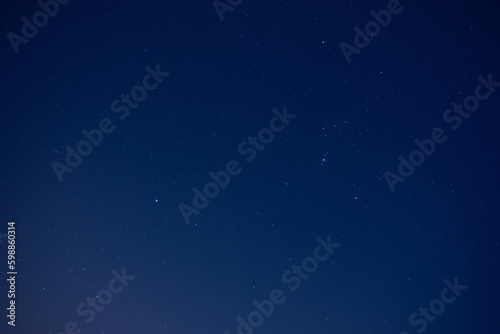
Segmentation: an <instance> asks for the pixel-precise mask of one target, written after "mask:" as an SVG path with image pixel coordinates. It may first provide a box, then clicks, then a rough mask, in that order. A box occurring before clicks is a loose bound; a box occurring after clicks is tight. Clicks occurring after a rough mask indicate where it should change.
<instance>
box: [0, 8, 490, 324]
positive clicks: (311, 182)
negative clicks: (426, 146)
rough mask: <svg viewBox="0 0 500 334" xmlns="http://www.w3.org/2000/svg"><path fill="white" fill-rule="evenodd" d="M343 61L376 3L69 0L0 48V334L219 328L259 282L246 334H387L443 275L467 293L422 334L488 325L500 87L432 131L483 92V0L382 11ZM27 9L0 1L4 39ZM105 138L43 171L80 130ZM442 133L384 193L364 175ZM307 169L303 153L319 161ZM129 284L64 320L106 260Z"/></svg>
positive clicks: (99, 278)
mask: <svg viewBox="0 0 500 334" xmlns="http://www.w3.org/2000/svg"><path fill="white" fill-rule="evenodd" d="M401 4H402V5H403V6H404V10H403V11H402V12H401V13H400V14H398V15H395V16H393V17H392V21H391V23H390V24H389V25H388V26H387V27H385V28H383V29H382V31H381V33H380V34H379V35H378V36H376V37H374V38H373V40H372V41H371V42H370V44H369V45H368V46H367V47H366V48H365V49H363V50H362V51H361V53H360V54H359V55H358V54H353V55H352V62H351V63H350V64H348V63H347V62H346V60H345V58H344V56H343V54H342V51H341V50H340V48H339V44H340V43H341V42H342V41H345V42H347V43H350V44H352V43H353V37H354V30H353V28H354V27H355V26H360V27H362V26H364V24H365V23H366V22H368V21H369V20H371V19H372V18H371V16H370V14H369V12H370V11H371V10H376V11H378V10H381V9H383V8H386V6H387V1H376V2H373V1H337V2H334V3H331V2H327V1H312V2H311V1H299V0H297V1H286V2H262V1H258V2H255V1H243V2H242V3H241V4H240V5H239V6H237V7H235V8H234V11H232V12H227V13H225V20H224V21H222V22H221V21H220V20H219V17H218V16H217V13H216V11H215V10H214V8H213V5H212V3H211V1H209V0H207V1H191V2H190V1H167V2H165V1H148V2H145V3H144V2H134V1H105V2H101V1H93V2H83V1H70V2H69V3H68V4H66V5H63V6H61V8H60V10H59V13H58V14H57V15H56V16H55V17H54V18H51V19H50V21H49V23H48V25H47V26H45V27H43V28H41V29H40V31H39V32H38V34H37V35H36V36H35V37H34V38H33V39H32V40H31V41H30V42H29V43H28V44H26V45H21V46H20V51H19V53H17V54H15V53H14V51H13V49H12V47H11V45H10V43H9V41H8V39H7V37H4V38H3V40H2V43H0V54H1V55H2V60H1V62H0V64H1V65H0V66H1V73H2V75H1V76H0V78H1V79H0V80H1V83H2V86H1V87H2V90H0V100H1V101H2V110H3V112H2V113H0V115H1V116H0V117H1V119H0V126H1V131H0V133H1V138H2V140H1V150H2V151H1V152H2V157H3V160H2V163H1V164H0V207H1V210H0V233H5V231H6V230H7V222H8V221H10V220H14V221H16V227H17V230H16V242H17V253H16V255H17V258H18V264H17V266H18V272H19V274H18V276H17V294H16V303H17V304H16V305H17V318H16V327H15V328H12V327H10V326H7V325H6V322H7V321H6V317H5V314H6V311H5V308H6V307H7V302H8V301H7V297H6V291H7V284H6V281H5V277H6V257H7V251H6V245H7V244H6V242H5V240H2V241H3V242H2V243H0V248H1V249H2V252H1V253H0V254H1V255H0V267H1V270H0V278H1V282H0V289H1V290H0V296H1V297H0V305H1V307H0V308H1V309H2V310H4V311H2V314H1V315H0V319H2V320H1V324H0V328H1V330H0V333H2V334H3V333H22V334H25V333H31V334H47V333H50V332H52V333H53V334H56V333H59V332H61V331H63V329H64V326H65V324H66V323H67V322H68V321H71V320H74V321H76V322H77V323H78V324H79V325H80V328H81V330H82V332H81V333H82V334H86V333H96V334H101V333H104V334H112V333H150V334H158V333H168V334H172V333H179V334H181V333H183V334H185V333H216V334H223V333H225V332H227V333H230V334H235V333H237V331H236V327H237V321H236V318H237V317H238V316H241V317H246V316H247V315H248V314H249V313H250V312H251V311H253V310H254V306H253V305H252V301H253V300H258V301H262V300H264V299H269V294H270V292H271V291H272V290H274V289H281V290H283V291H284V293H285V296H286V298H287V299H286V301H285V302H284V303H283V304H281V305H277V306H276V307H275V310H274V314H273V315H272V316H270V317H269V318H266V319H265V320H264V323H263V325H262V326H260V327H259V328H256V329H255V331H254V333H255V334H261V333H262V334H266V333H287V334H294V333H297V334H299V333H324V334H327V333H328V334H331V333H374V334H377V333H394V334H398V333H400V332H401V331H405V330H406V331H409V332H410V333H412V334H413V333H417V331H416V329H418V327H411V326H410V325H409V323H408V317H409V316H410V314H412V313H413V312H415V311H418V308H419V307H421V306H422V307H428V305H429V302H430V301H431V300H433V299H435V298H438V297H439V295H440V292H441V290H442V289H443V288H444V287H445V285H444V283H443V280H445V279H448V280H450V281H453V279H454V278H455V277H458V281H459V282H460V284H465V285H467V286H468V288H467V289H466V290H465V291H464V292H463V293H462V295H460V296H459V297H457V299H456V301H455V302H454V303H452V304H449V305H448V304H447V305H446V309H445V311H444V313H443V314H441V315H439V316H438V317H437V320H436V321H435V322H429V324H428V328H427V329H426V330H425V333H426V334H432V333H450V334H451V333H486V332H487V333H498V331H499V329H500V325H499V324H498V321H497V318H498V314H499V313H500V304H499V300H500V289H499V287H498V283H499V281H500V270H499V268H500V266H499V265H500V257H499V254H500V253H499V251H500V233H499V232H500V230H499V228H498V219H499V214H498V207H499V205H500V194H499V190H498V189H499V186H500V178H499V176H498V170H499V167H500V158H499V155H498V144H499V142H500V137H499V131H498V128H499V126H500V117H499V114H498V112H499V110H500V109H499V107H500V89H498V90H497V91H496V92H494V93H492V94H491V96H490V97H489V98H488V99H487V100H485V101H481V104H480V107H479V109H478V110H477V111H475V112H473V113H472V114H471V117H470V118H469V119H466V120H464V121H463V124H462V125H461V127H460V128H459V129H457V130H456V131H453V130H451V128H450V126H449V125H448V124H446V123H445V122H444V121H443V120H442V115H443V113H444V111H445V110H446V109H448V108H450V107H451V104H452V103H462V102H463V99H464V98H465V97H466V96H468V95H470V94H473V93H474V89H475V87H476V86H477V84H478V80H477V77H478V76H479V75H482V76H483V77H487V76H488V74H490V73H491V74H492V76H493V79H494V80H496V81H500V66H499V63H498V59H499V56H500V48H499V39H498V31H499V23H498V17H499V14H500V5H499V4H498V3H497V2H495V1H490V0H487V1H481V2H479V3H478V2H476V1H465V0H464V1H445V0H439V1H432V2H424V1H411V2H410V1H408V0H405V1H401ZM38 10H39V6H38V5H37V3H36V2H35V1H20V2H4V3H2V8H1V10H0V15H1V17H0V21H1V22H2V23H3V24H2V33H3V35H4V36H6V35H7V33H8V32H15V33H19V31H20V27H21V24H22V22H21V17H23V16H27V17H29V18H31V15H32V14H33V13H35V12H36V11H38ZM158 64H159V66H160V68H161V69H162V70H163V71H166V72H169V73H170V75H169V76H168V77H167V78H165V79H164V81H163V82H162V83H160V84H159V85H158V87H157V88H156V89H155V90H153V91H151V92H149V93H148V97H147V99H145V100H144V101H143V102H141V103H140V104H139V106H138V107H137V108H136V109H134V110H131V112H130V115H129V116H128V117H127V118H126V119H125V120H123V121H122V120H120V119H118V115H117V114H114V113H112V112H111V109H110V104H111V103H112V101H113V100H114V99H115V98H117V97H119V96H120V94H122V93H130V90H131V89H132V88H133V87H134V86H136V85H137V84H140V83H141V82H142V78H143V77H144V75H145V74H146V73H147V72H146V70H145V68H146V66H150V67H152V68H155V67H156V66H157V65H158ZM285 106H286V108H287V110H288V112H289V113H292V114H294V115H297V116H296V118H295V119H293V120H291V121H290V124H289V125H287V126H286V128H285V129H284V130H283V131H282V132H280V133H276V134H275V138H274V140H273V141H272V142H271V143H269V144H268V145H266V147H265V149H264V150H263V151H261V152H258V155H257V156H256V158H255V160H253V161H252V162H247V161H245V156H241V155H240V154H239V153H238V150H237V148H238V145H239V144H240V143H241V142H242V141H243V140H246V138H247V137H248V136H249V135H252V136H255V135H256V134H257V133H258V132H259V130H261V129H262V128H263V127H265V126H268V124H269V121H270V119H271V118H272V117H273V116H274V115H273V113H272V110H273V108H277V109H279V110H282V109H283V107H285ZM105 117H107V118H109V119H111V120H112V122H113V124H114V125H115V126H116V130H115V131H114V132H112V133H110V134H105V135H104V137H103V141H102V143H101V144H100V145H99V146H98V147H96V148H94V149H93V152H92V153H91V154H90V155H89V156H87V157H84V158H83V162H82V163H81V165H79V166H78V167H76V168H75V169H74V171H73V172H72V173H71V174H64V176H63V178H64V181H63V182H61V183H59V182H58V179H57V177H56V175H55V173H54V171H53V170H52V168H51V163H52V162H53V161H59V162H61V163H63V162H64V158H65V155H66V151H65V146H66V145H70V146H71V147H73V148H75V146H76V144H77V143H78V142H79V141H80V140H82V139H84V137H83V135H82V134H81V131H82V130H83V129H87V130H89V129H92V128H95V127H97V125H98V123H99V121H100V120H101V119H102V118H105ZM433 128H443V129H445V130H446V133H447V135H448V139H447V140H446V142H444V143H443V144H438V145H437V147H436V150H435V152H434V153H433V154H432V156H430V157H428V158H426V160H425V162H424V163H423V165H422V166H420V167H417V168H416V170H415V172H414V174H413V175H412V176H410V177H408V179H407V180H406V181H405V182H404V183H403V184H397V185H396V191H395V192H391V191H390V189H389V187H388V185H387V183H386V181H385V179H384V177H383V173H384V172H385V171H387V170H390V171H392V172H396V170H397V165H398V155H403V156H405V157H408V154H409V153H410V152H411V151H412V150H414V149H415V148H416V146H415V144H414V143H413V141H414V140H415V139H420V140H422V139H424V138H428V137H429V136H430V133H431V131H432V129H433ZM233 159H234V160H236V161H238V162H239V163H240V165H241V167H242V171H241V173H240V174H239V175H237V176H233V177H231V180H230V183H229V185H228V186H227V187H226V188H225V189H221V192H220V194H219V196H217V197H216V198H214V199H211V200H210V204H209V205H208V206H207V208H205V209H203V210H201V211H200V213H199V215H196V216H195V215H193V216H191V224H189V225H186V223H185V222H184V220H183V217H182V216H181V214H180V212H179V209H178V205H179V204H180V203H185V204H188V205H191V200H192V198H193V192H192V189H193V188H195V187H197V188H199V189H201V188H202V187H203V186H204V185H205V184H206V183H207V182H209V181H210V177H209V176H208V173H209V172H210V171H213V172H218V171H220V170H222V169H224V168H225V166H226V163H227V162H228V161H229V160H233ZM323 159H324V160H323ZM329 234H331V238H332V241H333V242H337V243H340V244H341V246H340V248H338V250H336V251H335V252H334V254H332V255H331V256H330V257H329V258H328V260H327V261H325V262H321V263H320V264H319V266H318V269H317V271H315V272H314V273H313V274H311V277H310V278H309V279H307V280H303V281H302V282H301V286H300V288H299V289H297V290H296V291H290V290H289V289H288V288H287V287H286V286H285V285H284V284H283V282H282V281H281V276H282V274H283V273H284V272H285V271H286V270H288V269H290V267H291V266H292V265H293V264H300V263H301V261H302V260H303V259H304V258H306V257H308V256H312V254H313V251H314V249H315V247H316V245H317V241H316V238H317V237H320V236H321V237H323V238H326V237H327V236H328V235H329ZM123 267H125V268H126V271H127V273H130V274H131V275H134V276H135V279H134V280H133V281H130V283H129V285H128V286H127V287H125V288H124V290H123V291H122V292H121V293H119V294H117V295H115V296H114V299H113V301H112V302H111V303H110V304H109V305H107V306H105V308H104V310H103V311H102V312H100V313H97V314H96V318H95V320H94V321H92V322H91V323H90V324H85V322H84V317H79V316H78V315H77V314H76V312H75V309H76V307H77V305H78V304H80V303H81V302H84V301H85V299H86V298H87V297H90V296H95V294H96V293H97V292H98V291H99V290H101V289H103V288H106V287H107V285H108V282H109V280H110V279H111V278H112V277H113V276H112V274H111V270H113V269H115V270H117V271H121V269H122V268H123Z"/></svg>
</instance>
